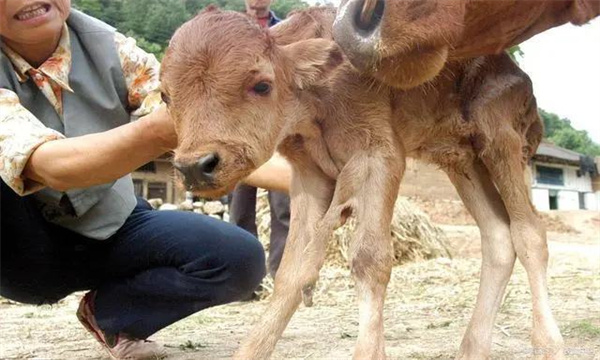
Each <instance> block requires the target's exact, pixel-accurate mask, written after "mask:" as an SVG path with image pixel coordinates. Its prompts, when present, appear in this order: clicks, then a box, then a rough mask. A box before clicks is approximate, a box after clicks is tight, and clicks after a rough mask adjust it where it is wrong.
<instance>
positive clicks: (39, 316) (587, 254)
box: [0, 204, 600, 360]
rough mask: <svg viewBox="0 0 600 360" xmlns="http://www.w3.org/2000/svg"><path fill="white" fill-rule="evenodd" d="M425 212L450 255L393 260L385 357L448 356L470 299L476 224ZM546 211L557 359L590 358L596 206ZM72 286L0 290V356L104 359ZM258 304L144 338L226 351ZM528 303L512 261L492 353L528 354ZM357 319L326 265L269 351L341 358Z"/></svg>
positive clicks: (599, 355)
mask: <svg viewBox="0 0 600 360" xmlns="http://www.w3.org/2000/svg"><path fill="white" fill-rule="evenodd" d="M419 205H421V204H419ZM452 206H454V205H452ZM434 207H435V206H434ZM425 210H426V209H425ZM426 211H427V210H426ZM457 211H460V209H459V210H457ZM431 215H432V217H433V218H434V219H436V220H437V221H440V222H442V223H445V224H443V225H442V227H443V229H444V230H445V231H446V233H447V234H448V241H449V244H450V248H451V250H452V253H453V254H452V255H453V256H452V259H447V258H442V259H434V260H429V261H423V262H418V263H411V264H406V265H402V266H398V267H396V268H394V271H393V275H392V280H391V282H390V285H389V292H388V297H387V302H386V308H385V317H386V324H385V325H386V345H387V353H388V356H389V358H390V359H452V358H453V356H454V354H455V353H456V350H457V348H458V346H459V344H460V340H461V337H462V334H463V331H464V329H465V327H466V324H467V322H468V320H469V316H470V313H471V311H472V308H473V305H474V301H475V297H476V293H477V286H478V277H479V265H480V256H479V249H480V245H479V234H478V231H477V228H476V227H475V226H473V225H472V224H470V223H469V220H468V216H467V217H461V216H462V215H460V216H453V217H452V218H454V219H463V220H461V221H458V224H457V221H451V220H449V219H448V218H446V219H441V220H440V217H441V216H440V214H439V213H438V214H431ZM548 216H550V218H551V219H554V220H552V221H554V222H556V221H562V222H563V223H564V224H566V225H568V226H567V228H570V229H569V230H568V231H566V230H565V231H566V232H564V231H563V232H556V231H551V232H549V234H548V237H549V247H550V254H551V259H550V266H549V287H550V296H551V303H552V308H553V311H554V315H555V317H556V318H557V320H558V322H559V324H560V326H561V330H562V333H563V336H564V338H565V342H566V353H567V359H600V215H599V214H598V213H597V212H596V213H594V212H584V211H577V212H568V213H560V214H552V215H548ZM560 228H561V227H559V229H560ZM81 295H82V294H75V295H72V296H69V297H68V298H66V299H64V300H63V301H61V302H60V303H59V304H57V305H54V306H52V307H50V306H42V307H34V306H26V305H20V304H16V303H12V302H10V301H8V300H5V299H0V359H107V357H106V356H105V354H104V353H103V352H102V350H101V348H100V346H98V345H97V344H96V343H95V342H94V340H93V339H92V338H91V337H90V336H89V335H87V333H86V332H85V331H84V330H83V328H82V327H81V325H80V324H79V323H78V322H77V319H76V318H75V310H76V308H77V304H78V300H79V298H80V296H81ZM267 306H268V302H267V301H260V302H249V303H236V304H231V305H226V306H221V307H217V308H213V309H208V310H206V311H203V312H201V313H199V314H196V315H194V316H191V317H189V318H187V319H185V320H183V321H180V322H179V323H177V324H174V325H173V326H170V327H169V328H167V329H164V330H163V331H161V332H159V333H158V334H156V335H155V336H154V337H153V339H154V340H156V341H160V342H162V343H164V344H165V345H166V346H167V347H168V351H169V359H179V360H183V359H223V358H229V357H231V355H232V354H233V352H234V351H235V349H236V348H237V347H238V345H239V342H240V340H241V339H243V338H244V336H245V334H246V333H247V332H248V331H250V329H251V326H252V324H253V323H254V322H255V321H256V320H257V319H258V318H259V317H260V315H261V313H262V312H263V311H264V310H265V309H266V308H267ZM530 309H531V306H530V295H529V288H528V285H527V281H526V276H525V272H524V270H523V268H522V267H521V266H520V265H517V267H516V268H515V273H514V275H513V277H512V278H511V281H510V284H509V285H508V289H507V293H506V296H505V301H504V304H503V305H502V308H501V311H500V314H499V315H498V319H497V321H496V328H495V331H494V340H493V353H492V358H493V359H528V358H531V357H532V356H531V354H532V349H531V346H530V343H529V329H530V324H531V310H530ZM357 319H358V316H357V307H356V302H355V296H354V288H353V283H352V281H351V279H350V277H349V272H348V270H346V269H343V268H336V267H331V266H329V267H327V266H326V267H325V268H324V269H323V271H322V276H321V280H320V282H319V287H318V289H317V292H316V294H315V305H314V307H312V308H304V307H301V308H300V309H299V311H298V312H297V313H296V315H295V316H294V318H293V319H292V321H291V323H290V325H289V326H288V328H287V330H286V331H285V333H284V336H283V338H282V339H281V341H280V342H279V344H278V346H277V349H276V352H275V354H274V356H273V358H274V359H348V358H351V354H352V349H353V346H354V341H355V340H356V335H357V325H358V323H357Z"/></svg>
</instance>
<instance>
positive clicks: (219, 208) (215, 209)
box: [202, 201, 225, 215]
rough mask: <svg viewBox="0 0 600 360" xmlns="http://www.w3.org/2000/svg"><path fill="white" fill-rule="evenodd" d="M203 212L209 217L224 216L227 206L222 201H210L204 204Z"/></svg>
mask: <svg viewBox="0 0 600 360" xmlns="http://www.w3.org/2000/svg"><path fill="white" fill-rule="evenodd" d="M202 210H204V213H205V214H208V215H214V214H222V213H223V212H224V211H225V206H223V204H221V202H220V201H209V202H207V203H206V204H204V206H203V207H202Z"/></svg>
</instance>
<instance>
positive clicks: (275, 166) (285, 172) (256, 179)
mask: <svg viewBox="0 0 600 360" xmlns="http://www.w3.org/2000/svg"><path fill="white" fill-rule="evenodd" d="M291 180H292V167H291V165H290V163H288V162H287V160H286V159H284V158H283V157H282V156H281V155H279V154H277V153H276V154H275V155H273V157H272V158H271V159H270V160H269V161H267V162H266V163H265V164H263V166H261V167H259V168H258V169H256V170H255V171H254V172H253V173H252V174H250V176H248V177H247V178H246V179H245V180H244V181H243V182H244V183H245V184H248V185H252V186H254V187H260V188H263V189H267V190H274V191H281V192H285V193H289V192H290V182H291Z"/></svg>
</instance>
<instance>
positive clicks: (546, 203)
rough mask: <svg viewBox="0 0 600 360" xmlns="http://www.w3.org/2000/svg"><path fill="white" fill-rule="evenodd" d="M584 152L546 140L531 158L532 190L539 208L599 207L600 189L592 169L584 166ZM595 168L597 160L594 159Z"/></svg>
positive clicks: (576, 208) (591, 208) (574, 208)
mask: <svg viewBox="0 0 600 360" xmlns="http://www.w3.org/2000/svg"><path fill="white" fill-rule="evenodd" d="M582 156H583V155H582V154H579V153H577V152H575V151H571V150H567V149H563V148H561V147H559V146H556V145H553V144H551V143H547V142H542V143H541V144H540V146H539V148H538V150H537V152H536V154H535V156H534V157H533V159H532V160H531V163H530V167H531V175H532V176H531V177H532V185H531V194H532V200H533V204H534V206H535V207H536V209H538V210H542V211H544V210H578V209H585V210H598V199H599V198H600V196H599V195H600V192H597V193H595V192H594V189H593V187H592V173H593V174H594V175H596V174H597V171H595V172H594V171H590V170H589V169H585V166H584V167H583V168H582ZM593 167H594V168H595V167H596V166H595V163H593Z"/></svg>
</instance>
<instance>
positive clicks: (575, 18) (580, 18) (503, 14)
mask: <svg viewBox="0 0 600 360" xmlns="http://www.w3.org/2000/svg"><path fill="white" fill-rule="evenodd" d="M598 15H600V1H599V0H387V1H386V0H342V2H341V5H340V8H339V13H338V16H337V19H336V22H335V24H334V37H335V40H336V42H337V43H338V44H339V45H340V46H341V47H342V49H343V50H344V52H345V53H346V54H347V56H348V58H349V59H350V61H351V62H352V64H353V65H354V66H356V67H357V68H358V69H360V70H362V71H365V72H369V73H372V74H373V76H374V77H376V78H377V79H379V80H381V81H383V82H385V83H386V84H388V85H391V86H395V87H398V88H402V89H408V88H411V87H414V86H418V85H420V84H423V83H424V82H427V81H429V80H431V79H432V78H433V77H434V76H436V75H437V74H438V73H439V72H440V71H441V70H442V69H443V68H444V65H445V64H446V62H448V61H453V60H461V59H468V58H474V57H477V56H482V55H490V54H498V53H500V52H501V51H503V50H504V49H507V48H508V47H510V46H512V45H516V44H519V43H521V42H523V41H525V40H527V39H529V38H530V37H532V36H534V35H536V34H538V33H540V32H542V31H545V30H547V29H550V28H552V27H555V26H559V25H562V24H565V23H568V22H570V23H573V24H575V25H581V24H584V23H586V22H588V21H589V20H591V19H593V18H595V17H596V16H598Z"/></svg>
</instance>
